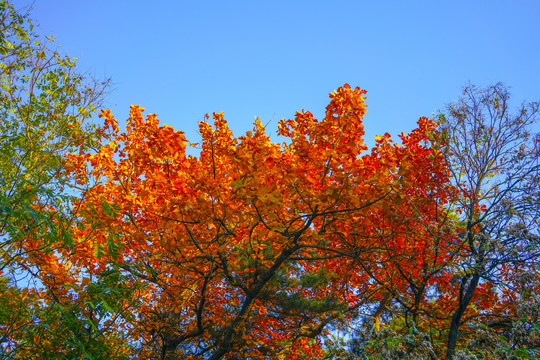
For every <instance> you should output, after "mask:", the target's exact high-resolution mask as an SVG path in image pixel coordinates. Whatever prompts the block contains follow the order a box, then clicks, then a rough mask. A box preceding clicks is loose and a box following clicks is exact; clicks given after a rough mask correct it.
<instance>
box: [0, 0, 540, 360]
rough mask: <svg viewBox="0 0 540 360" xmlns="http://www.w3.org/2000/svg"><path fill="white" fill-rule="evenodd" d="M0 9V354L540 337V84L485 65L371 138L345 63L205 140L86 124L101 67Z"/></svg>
mask: <svg viewBox="0 0 540 360" xmlns="http://www.w3.org/2000/svg"><path fill="white" fill-rule="evenodd" d="M0 17H1V18H2V25H1V26H2V32H1V37H0V58H1V60H2V61H1V62H0V64H1V68H0V71H1V72H0V85H1V87H2V92H1V93H0V103H1V104H0V275H1V276H0V357H2V358H6V359H7V358H10V359H36V358H43V359H49V358H50V359H55V358H58V359H66V358H69V359H81V358H86V359H212V360H214V359H439V358H447V359H514V358H530V359H533V358H538V357H539V356H540V353H539V352H540V350H539V346H540V336H539V334H540V332H539V331H540V319H539V314H540V299H539V298H538V295H537V294H538V290H539V288H540V285H539V284H540V279H539V275H538V274H539V272H538V270H539V269H538V266H539V264H538V258H539V257H538V256H539V255H540V254H539V251H540V250H539V249H540V248H539V245H540V244H539V240H540V237H539V235H540V234H539V231H538V230H539V227H538V225H539V223H538V221H539V220H538V219H539V214H538V209H539V206H538V204H539V196H540V189H539V184H540V182H539V180H540V178H539V167H538V166H539V164H538V158H539V155H540V154H539V137H538V135H536V134H534V133H533V130H534V128H533V124H534V121H535V120H536V118H537V115H538V111H539V105H538V103H530V104H526V103H524V104H522V106H521V107H519V108H513V107H511V105H510V93H509V90H508V88H507V87H505V86H504V85H502V84H496V85H493V86H489V87H486V88H478V87H475V86H472V85H471V86H468V87H466V88H465V89H464V92H463V97H462V98H461V99H459V100H458V101H457V102H455V103H451V104H449V105H448V107H447V108H446V109H444V110H443V111H442V112H441V113H440V114H438V116H436V117H434V118H432V119H429V118H426V117H422V118H420V119H419V120H418V122H417V127H416V128H415V129H414V130H413V131H411V132H410V133H408V134H405V133H402V134H401V135H399V139H397V140H394V139H392V137H391V136H390V135H389V134H388V133H386V134H384V135H382V136H377V137H375V144H374V146H373V147H372V148H371V149H369V148H368V146H367V145H366V144H365V139H364V136H365V132H364V117H365V115H366V113H367V105H366V103H365V101H366V91H365V90H361V89H360V88H359V87H352V86H350V85H348V84H344V85H343V86H342V87H340V88H338V89H336V90H335V91H333V92H332V93H330V94H329V99H330V100H329V103H328V106H327V107H326V112H325V115H324V117H323V118H322V119H316V118H314V116H313V115H312V113H311V112H309V111H304V110H302V111H298V112H296V114H294V116H293V117H292V118H290V119H282V120H281V121H280V122H279V124H278V132H277V134H276V135H277V139H278V140H279V141H276V140H272V138H271V137H270V135H269V134H268V133H267V130H266V128H265V126H264V125H263V123H262V122H261V121H260V120H256V121H255V123H254V124H253V129H252V130H251V131H247V132H246V133H245V134H243V135H241V136H235V135H234V134H233V132H232V131H231V129H229V127H228V125H227V121H226V120H225V115H224V114H223V113H213V114H212V115H209V114H207V115H206V117H205V121H202V122H200V123H199V131H200V135H201V141H200V142H198V143H197V142H192V141H190V140H188V139H187V138H186V137H185V135H184V133H183V132H182V131H178V130H175V129H173V128H172V127H170V126H167V125H163V124H161V123H160V121H159V120H158V118H157V116H156V115H155V114H148V115H146V116H144V115H143V113H144V111H145V110H144V108H142V107H140V106H135V105H133V106H132V107H131V108H130V111H129V118H128V119H127V122H126V126H125V128H123V129H121V128H120V126H119V122H118V121H117V120H116V119H115V117H114V116H113V114H112V113H111V111H110V110H101V112H100V115H99V116H100V119H101V120H100V121H99V124H94V123H93V122H91V121H90V117H91V115H92V113H93V112H94V111H95V109H96V108H99V107H101V106H102V101H103V99H104V94H105V92H106V89H107V84H108V81H107V80H105V81H97V80H95V79H92V78H91V77H89V76H87V75H86V74H85V73H83V72H80V71H79V70H78V69H77V67H76V66H75V63H74V61H73V59H71V58H69V57H67V56H62V55H60V54H59V53H57V52H55V51H52V50H50V49H51V47H50V44H51V43H50V42H49V41H51V40H48V41H45V42H44V41H42V40H41V39H40V38H39V37H37V36H36V35H35V33H34V31H33V26H32V23H31V21H30V20H29V19H28V15H27V14H26V13H24V12H22V13H21V12H20V11H16V10H15V9H14V8H13V7H12V6H11V5H10V4H9V3H8V2H6V1H1V2H0Z"/></svg>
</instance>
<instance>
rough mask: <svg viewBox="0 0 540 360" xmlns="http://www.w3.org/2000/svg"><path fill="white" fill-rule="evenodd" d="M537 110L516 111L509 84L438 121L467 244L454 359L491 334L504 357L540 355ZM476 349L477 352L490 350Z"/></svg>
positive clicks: (474, 96)
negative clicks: (477, 334)
mask: <svg viewBox="0 0 540 360" xmlns="http://www.w3.org/2000/svg"><path fill="white" fill-rule="evenodd" d="M538 111H539V104H538V103H536V102H533V103H523V104H522V105H521V106H519V107H516V108H513V107H512V106H511V104H510V93H509V90H508V88H507V87H505V86H504V85H502V84H496V85H493V86H489V87H486V88H478V87H475V86H472V85H471V86H467V87H465V89H464V91H463V97H462V98H461V99H459V100H458V101H457V102H455V103H451V104H450V105H449V106H448V108H447V109H446V110H445V112H443V113H442V114H441V115H440V116H439V122H440V124H441V127H442V133H443V135H444V140H445V142H446V143H447V147H446V157H447V159H448V160H447V161H448V163H449V165H450V170H451V175H452V178H453V182H454V183H455V184H459V187H460V189H461V194H462V195H461V196H460V197H459V199H458V200H457V202H456V209H457V212H456V213H457V216H458V219H459V225H458V228H459V235H460V237H461V238H462V239H463V242H464V244H465V245H466V246H465V247H464V248H463V252H462V253H461V254H460V256H459V257H458V258H457V259H456V261H455V264H454V265H453V268H454V275H453V282H454V284H455V290H454V292H452V293H451V294H452V296H453V300H455V303H454V305H453V306H452V307H451V314H452V317H451V323H450V327H449V332H448V340H447V352H446V357H447V358H448V359H452V358H453V357H454V354H455V351H456V348H457V346H458V344H460V343H461V344H462V345H466V343H464V341H465V340H466V339H468V338H470V337H471V336H472V337H474V336H475V335H474V334H470V332H471V331H475V330H476V331H479V332H485V331H487V330H486V329H492V330H497V331H495V332H494V334H495V336H494V338H495V339H499V340H497V341H501V340H500V339H501V338H504V339H505V340H506V341H508V342H509V343H510V345H509V346H508V348H507V349H499V351H503V352H504V351H509V352H512V351H515V352H517V353H521V355H523V354H525V355H527V356H530V357H536V356H537V355H538V353H537V351H538V350H535V349H537V348H538V346H539V345H540V343H539V342H538V335H535V333H537V331H538V330H539V329H540V326H539V323H538V320H539V319H538V315H537V314H538V304H540V303H539V300H540V299H538V297H537V296H536V295H535V294H534V292H535V290H534V289H537V288H538V284H539V283H538V281H539V280H540V279H539V277H538V265H539V264H538V255H540V253H539V251H540V249H539V247H538V245H539V235H540V234H539V227H538V225H539V223H538V218H539V215H540V214H539V210H540V207H539V206H538V204H539V200H540V198H539V195H540V188H539V184H540V183H539V181H540V173H539V170H540V167H539V160H538V159H539V155H540V152H539V151H540V143H539V137H538V135H537V134H535V133H534V127H533V126H534V124H535V121H536V119H537V116H538ZM471 308H475V309H477V310H474V311H472V312H471V311H470V310H471ZM525 309H527V310H525ZM471 322H472V323H476V324H477V325H475V326H470V324H471ZM466 325H468V328H467V330H465V329H464V327H465V326H466ZM523 331H524V332H525V333H523ZM498 335H501V336H502V337H500V336H498ZM503 335H504V336H503ZM518 335H519V336H518ZM528 337H529V339H528V340H527V338H528ZM531 339H535V340H531ZM497 341H495V342H497ZM531 341H532V342H531ZM476 342H478V341H476ZM492 343H493V342H492ZM469 345H470V346H471V347H472V348H473V350H474V351H476V352H478V353H482V347H485V344H484V345H482V344H480V345H479V346H478V345H477V346H476V347H475V346H474V342H473V343H472V344H469ZM492 345H493V344H492ZM535 354H536V355H535Z"/></svg>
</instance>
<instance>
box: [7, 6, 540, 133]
mask: <svg viewBox="0 0 540 360" xmlns="http://www.w3.org/2000/svg"><path fill="white" fill-rule="evenodd" d="M14 3H15V5H16V6H22V5H24V4H27V3H28V1H23V0H15V1H14ZM33 8H34V10H33V11H32V15H31V17H32V18H33V19H35V20H37V21H38V22H39V24H40V29H39V32H40V33H42V34H53V35H55V38H56V42H57V43H58V44H59V45H61V51H63V52H66V53H68V54H69V55H71V56H75V57H78V58H79V59H80V60H79V64H80V66H82V68H83V69H85V70H88V71H90V72H91V73H93V74H95V75H96V76H98V77H100V76H101V77H103V76H107V77H111V78H112V81H113V83H114V86H113V91H112V93H111V94H110V95H109V97H108V99H107V107H109V108H111V109H112V110H113V113H114V114H115V115H116V117H117V119H119V120H124V119H125V118H127V115H128V110H129V105H130V104H138V105H142V106H144V107H145V108H146V109H147V112H151V113H157V114H158V118H159V119H160V121H161V122H162V123H166V124H168V125H171V126H173V127H175V128H176V129H179V130H183V131H185V132H186V135H187V137H188V138H189V139H190V140H193V141H198V135H197V121H199V120H202V119H203V115H204V114H205V113H207V112H208V113H211V112H214V111H216V112H219V111H223V112H224V113H225V118H226V119H227V120H228V121H229V125H230V127H231V129H232V130H233V131H234V132H235V134H236V135H241V134H242V133H243V132H245V131H246V130H249V129H250V128H251V124H252V122H253V119H254V116H260V117H261V119H262V121H263V123H266V122H268V121H270V120H272V122H271V124H270V125H269V129H271V130H272V131H274V130H275V129H276V128H277V122H278V120H279V119H280V118H289V117H292V116H293V115H294V112H295V111H296V110H300V109H302V108H303V109H306V110H309V111H311V112H312V113H314V114H315V115H316V116H317V117H321V116H322V114H323V113H324V108H325V106H326V105H327V103H328V93H329V92H331V91H333V90H334V89H336V88H337V87H339V86H341V85H342V84H343V83H349V84H351V85H352V86H360V87H361V88H363V89H366V90H367V91H368V93H367V101H366V102H367V104H368V114H367V116H366V118H365V128H366V132H367V136H368V137H370V138H373V136H374V135H376V134H381V133H384V132H390V133H391V134H392V135H397V134H399V133H400V132H402V131H410V130H411V129H412V128H413V127H414V126H415V123H416V120H417V119H418V117H419V116H431V115H432V113H433V112H436V111H437V109H440V108H442V107H443V106H444V105H445V104H446V103H448V102H450V101H452V100H455V99H457V98H458V97H459V95H460V88H461V87H462V86H463V85H464V84H466V83H467V82H471V83H473V84H478V85H489V84H494V83H496V82H499V81H502V82H505V83H506V84H507V85H510V86H511V87H512V93H513V95H514V96H513V98H514V100H515V103H516V104H518V103H520V102H521V101H522V100H531V101H532V100H540V1H538V0H530V1H520V0H512V1H510V0H506V1H502V0H489V1H488V0H485V1H480V0H478V1H476V0H455V1H433V0H431V1H404V0H400V1H397V0H396V1H374V0H373V1H361V0H357V1H330V0H327V1H316V0H311V1H295V0H288V1H281V0H272V1H257V0H252V1H223V0H220V1H159V0H154V1H147V0H146V1H139V0H91V1H90V0H86V1H82V0H81V1H74V0H36V1H35V3H34V5H33Z"/></svg>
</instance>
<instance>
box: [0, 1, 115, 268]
mask: <svg viewBox="0 0 540 360" xmlns="http://www.w3.org/2000/svg"><path fill="white" fill-rule="evenodd" d="M0 19H1V24H0V28H1V31H0V88H1V91H0V270H5V268H6V267H9V266H13V265H14V259H15V258H16V257H19V256H23V253H22V252H21V246H20V241H21V239H22V238H23V237H27V236H28V235H29V234H30V235H31V236H33V235H32V234H38V233H39V234H40V238H41V239H45V240H44V241H43V240H42V241H41V244H39V246H41V247H42V248H43V249H44V250H45V249H47V248H49V250H50V248H51V246H52V245H53V244H58V242H59V240H63V241H64V242H65V243H67V244H68V245H69V244H71V243H72V239H71V238H70V236H69V234H68V233H67V232H66V231H65V230H64V227H63V226H62V223H63V222H65V221H66V219H67V217H68V215H66V213H67V210H68V208H67V205H65V204H66V203H67V202H66V200H67V197H66V196H65V192H63V191H64V189H65V186H66V180H65V179H64V176H63V175H62V165H63V155H64V154H65V153H67V152H70V151H73V150H74V149H75V146H77V145H79V144H82V145H83V147H88V146H92V144H93V142H94V139H95V134H94V130H95V127H94V126H93V125H92V124H91V123H89V122H88V119H89V118H90V117H91V115H92V112H93V111H94V110H95V109H96V107H99V106H100V105H101V101H102V99H103V95H104V92H105V90H106V89H107V85H108V81H107V80H106V81H101V82H100V81H96V80H94V79H90V78H88V76H86V75H85V74H82V73H80V72H79V71H78V69H77V68H76V66H75V62H74V60H73V59H71V58H70V57H69V56H62V55H60V54H59V53H58V52H57V51H53V50H51V49H52V48H53V45H54V44H53V40H52V38H50V37H47V39H46V41H42V40H41V39H40V38H39V37H38V36H37V35H36V34H35V32H34V26H33V24H32V21H31V20H30V19H29V18H28V13H20V12H18V11H16V10H15V9H14V8H13V6H12V5H11V4H10V3H9V2H7V1H5V0H2V1H1V2H0ZM49 206H54V207H55V209H56V211H55V213H54V214H53V213H52V212H50V211H49ZM43 235H45V236H43Z"/></svg>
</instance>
